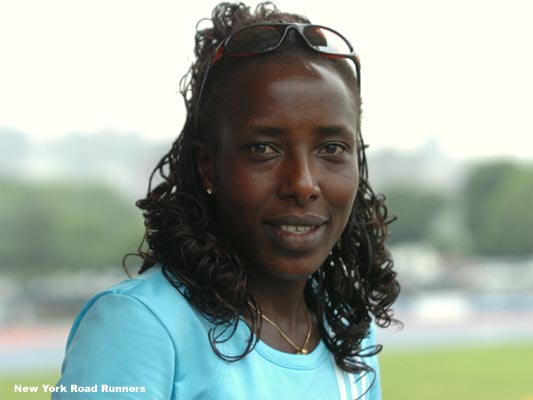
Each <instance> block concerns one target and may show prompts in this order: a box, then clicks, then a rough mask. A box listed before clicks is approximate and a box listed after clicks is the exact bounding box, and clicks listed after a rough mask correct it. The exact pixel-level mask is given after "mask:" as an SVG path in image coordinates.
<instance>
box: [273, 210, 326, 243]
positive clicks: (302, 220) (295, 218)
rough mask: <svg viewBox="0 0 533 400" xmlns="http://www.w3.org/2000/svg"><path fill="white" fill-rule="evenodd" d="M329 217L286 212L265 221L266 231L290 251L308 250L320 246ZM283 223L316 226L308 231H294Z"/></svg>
mask: <svg viewBox="0 0 533 400" xmlns="http://www.w3.org/2000/svg"><path fill="white" fill-rule="evenodd" d="M327 222H328V219H327V218H325V217H323V216H321V215H317V214H304V215H297V214H286V215H280V216H276V217H273V218H269V219H268V220H266V221H265V224H264V225H265V227H266V231H267V232H268V234H269V236H270V237H271V238H272V239H273V240H274V242H275V243H277V244H278V245H279V246H281V247H282V248H284V249H286V250H290V251H306V250H311V249H312V248H314V247H316V246H318V245H319V244H320V243H321V241H322V238H323V235H324V231H325V228H326V224H327ZM282 225H295V226H314V227H315V228H313V229H311V230H310V231H308V232H306V233H292V232H287V231H285V230H282V229H281V226H282Z"/></svg>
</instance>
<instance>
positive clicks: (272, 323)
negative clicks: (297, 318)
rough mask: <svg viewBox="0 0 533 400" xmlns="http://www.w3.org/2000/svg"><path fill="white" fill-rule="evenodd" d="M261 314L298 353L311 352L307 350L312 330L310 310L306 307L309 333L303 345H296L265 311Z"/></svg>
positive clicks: (251, 305)
mask: <svg viewBox="0 0 533 400" xmlns="http://www.w3.org/2000/svg"><path fill="white" fill-rule="evenodd" d="M248 304H249V305H250V307H252V308H253V309H254V311H255V312H257V309H256V308H255V307H254V305H253V304H252V303H250V302H248ZM259 315H260V316H261V318H263V319H264V320H265V321H266V322H268V323H269V324H270V325H272V326H273V327H274V329H276V331H278V333H279V334H280V335H281V337H282V338H283V339H285V340H286V341H287V343H289V344H290V345H291V346H292V347H294V349H295V350H296V353H297V354H307V353H309V351H308V350H307V345H308V344H309V339H310V338H311V331H312V329H311V317H310V316H309V310H307V309H306V313H305V316H306V317H307V335H306V337H305V342H304V345H303V346H302V347H299V346H298V345H296V343H294V342H293V341H292V340H291V338H290V337H288V336H287V335H286V334H285V332H283V330H282V329H281V328H280V327H279V326H278V324H276V323H275V322H274V321H272V320H271V319H270V318H268V317H267V316H266V315H265V314H263V312H260V313H259Z"/></svg>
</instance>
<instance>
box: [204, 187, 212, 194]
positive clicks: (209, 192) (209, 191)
mask: <svg viewBox="0 0 533 400" xmlns="http://www.w3.org/2000/svg"><path fill="white" fill-rule="evenodd" d="M205 191H206V192H207V194H208V195H210V196H211V195H212V194H213V189H211V188H207V189H205Z"/></svg>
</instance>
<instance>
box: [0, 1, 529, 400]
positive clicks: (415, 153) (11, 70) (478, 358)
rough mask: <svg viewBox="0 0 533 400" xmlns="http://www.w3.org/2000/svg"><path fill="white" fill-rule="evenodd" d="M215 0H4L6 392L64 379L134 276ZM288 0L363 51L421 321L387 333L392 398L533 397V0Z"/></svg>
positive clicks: (382, 177) (377, 150)
mask: <svg viewBox="0 0 533 400" xmlns="http://www.w3.org/2000/svg"><path fill="white" fill-rule="evenodd" d="M216 3H218V2H217V1H198V2H195V3H194V4H193V3H192V2H191V3H190V4H185V3H178V2H174V1H164V0H162V1H157V2H150V3H148V2H145V1H139V2H130V1H125V0H111V1H109V0H108V1H103V0H93V1H91V2H84V1H77V0H74V1H72V0H69V1H67V0H49V1H47V2H40V1H38V0H20V1H17V2H9V1H0V49H1V55H2V61H1V63H0V71H1V74H0V266H1V270H0V272H1V275H0V398H2V399H4V398H5V399H11V398H14V399H24V398H25V397H24V395H23V394H13V384H15V383H17V384H35V385H39V384H53V383H55V382H56V381H57V378H58V376H59V371H60V365H61V360H62V358H63V355H64V346H65V341H66V338H67V335H68V331H69V328H70V324H71V323H72V321H73V318H74V317H75V315H76V314H77V312H78V311H79V309H80V307H81V306H82V305H83V303H84V302H85V301H86V300H87V299H88V298H89V297H90V296H91V295H92V294H94V293H96V292H97V291H99V290H101V289H103V288H106V287H108V286H110V285H112V284H114V283H116V282H118V281H120V280H122V279H125V278H126V274H125V272H124V271H123V269H122V266H121V260H122V257H123V256H124V255H125V254H126V253H130V252H135V251H136V249H137V247H138V245H139V243H140V240H141V238H142V235H143V221H142V218H141V215H140V212H139V211H138V210H137V209H136V208H135V204H134V203H135V201H136V200H137V199H139V198H141V197H142V196H143V195H144V193H145V191H146V188H147V182H148V177H149V174H150V172H151V170H152V169H153V167H154V165H155V163H156V162H157V161H158V159H159V158H160V157H161V156H162V155H163V153H164V152H165V151H166V150H167V149H168V148H169V146H170V144H171V142H172V141H173V140H174V138H175V137H176V135H177V134H178V132H179V131H180V128H181V125H182V123H183V121H184V112H183V106H182V100H181V97H180V95H179V93H178V81H179V78H180V77H181V76H182V75H183V74H184V73H185V72H186V70H187V68H188V65H189V64H190V62H191V60H192V49H193V34H194V27H195V24H196V21H198V20H199V19H200V18H202V17H207V16H209V15H210V12H211V9H212V7H213V6H214V5H215V4H216ZM249 4H252V5H255V4H256V3H255V2H253V3H249ZM276 4H277V5H278V6H279V8H281V9H282V10H284V11H289V12H297V13H301V14H305V15H307V16H308V17H309V18H310V19H311V20H312V21H313V22H315V23H320V24H323V25H327V26H331V27H333V28H335V29H337V30H339V31H340V32H341V33H343V34H344V35H345V36H346V37H348V38H349V40H350V41H351V42H352V43H353V45H354V47H355V48H356V50H357V52H358V53H359V55H360V57H361V60H362V91H363V99H364V118H363V133H364V136H365V139H366V141H367V142H368V143H369V144H370V148H369V150H368V153H367V154H368V156H369V164H370V177H371V182H372V183H373V185H374V188H375V189H376V190H377V191H378V192H381V193H384V194H385V195H386V197H387V200H388V204H389V208H390V211H391V213H392V214H395V215H397V216H398V221H397V222H395V223H394V224H393V225H392V234H391V237H390V242H389V243H390V249H391V251H392V253H393V255H394V259H395V265H396V268H397V271H398V274H399V278H400V281H401V283H402V288H403V290H402V294H401V296H400V299H399V300H398V303H397V304H396V307H395V310H396V317H397V318H398V319H400V320H401V321H402V322H403V323H404V328H403V329H398V328H397V327H391V328H389V329H386V330H379V332H378V333H379V341H380V342H381V343H383V344H384V346H385V348H384V351H383V353H382V355H381V366H382V380H383V390H384V393H385V395H384V398H385V399H481V398H482V399H519V400H526V399H530V400H531V399H533V379H532V378H531V371H533V248H532V246H533V152H532V150H531V149H532V139H531V138H532V137H533V136H532V134H533V122H532V119H531V112H530V109H531V104H532V103H531V93H533V78H532V77H531V71H533V53H532V52H531V51H530V50H528V49H529V48H530V47H531V44H530V40H531V37H533V26H532V25H531V23H530V16H531V15H533V5H532V3H530V2H528V1H527V0H523V1H520V0H506V1H503V0H494V1H477V0H466V1H459V0H448V1H440V0H435V1H431V2H428V1H423V0H406V1H393V0H384V1H380V2H370V1H350V2H348V1H340V0H331V1H329V2H327V6H326V5H325V3H324V2H318V1H307V2H305V3H303V2H297V1H294V0H293V1H290V0H285V1H278V2H276ZM127 264H128V266H129V269H130V271H131V273H132V274H135V271H136V270H137V268H138V264H139V262H138V260H137V259H136V258H135V257H132V258H129V259H128V262H127ZM29 397H31V398H32V399H38V398H39V396H38V395H35V394H31V395H30V396H29ZM42 398H46V396H44V397H42Z"/></svg>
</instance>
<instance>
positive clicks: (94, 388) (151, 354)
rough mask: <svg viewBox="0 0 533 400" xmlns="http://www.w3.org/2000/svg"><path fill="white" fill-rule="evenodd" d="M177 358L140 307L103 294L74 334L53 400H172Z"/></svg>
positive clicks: (149, 313)
mask: <svg viewBox="0 0 533 400" xmlns="http://www.w3.org/2000/svg"><path fill="white" fill-rule="evenodd" d="M175 353H176V352H175V348H174V345H173V342H172V340H171V338H170V335H169V333H168V331H167V330H166V328H165V326H164V325H163V324H162V323H161V322H160V321H159V319H158V318H157V317H156V316H155V315H154V314H153V313H152V311H151V310H149V309H148V308H147V307H146V306H145V305H144V304H143V303H142V302H141V301H139V300H138V299H136V298H134V297H132V296H129V295H125V294H117V293H107V294H104V295H102V296H101V297H99V298H97V299H96V301H94V302H93V303H92V304H91V305H90V306H89V307H88V308H86V310H84V311H82V313H81V314H80V316H79V317H78V319H77V321H76V322H75V324H74V327H73V328H72V332H71V335H70V337H69V341H68V344H67V351H66V355H65V360H64V361H63V367H62V376H61V378H60V380H59V382H58V386H59V388H60V390H59V391H58V392H56V393H54V395H53V396H52V399H53V400H63V399H121V400H122V399H135V400H141V399H156V400H165V399H170V397H171V395H172V387H173V381H174V373H175Z"/></svg>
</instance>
